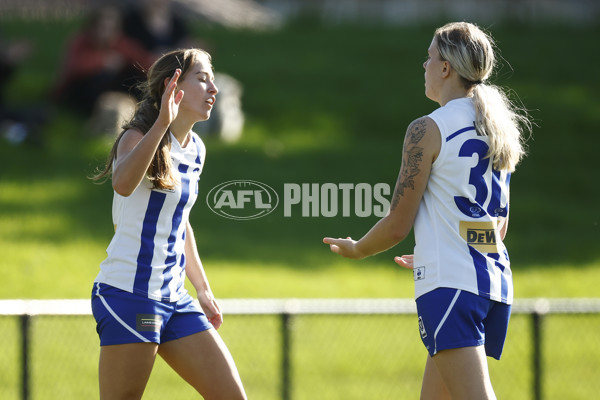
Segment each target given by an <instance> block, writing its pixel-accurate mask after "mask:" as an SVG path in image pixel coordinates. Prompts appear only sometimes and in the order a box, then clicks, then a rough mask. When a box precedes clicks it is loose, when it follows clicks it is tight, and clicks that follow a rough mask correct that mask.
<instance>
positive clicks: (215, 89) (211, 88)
mask: <svg viewBox="0 0 600 400" xmlns="http://www.w3.org/2000/svg"><path fill="white" fill-rule="evenodd" d="M210 83H211V84H210V86H209V87H208V93H210V94H213V95H215V94H217V93H219V88H218V87H217V85H215V82H214V81H211V82H210Z"/></svg>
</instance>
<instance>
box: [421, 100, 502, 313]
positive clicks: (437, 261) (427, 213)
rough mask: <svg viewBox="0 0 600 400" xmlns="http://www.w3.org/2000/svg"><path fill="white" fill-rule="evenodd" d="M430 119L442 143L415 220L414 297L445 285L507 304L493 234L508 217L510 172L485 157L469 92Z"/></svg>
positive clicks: (483, 140)
mask: <svg viewBox="0 0 600 400" xmlns="http://www.w3.org/2000/svg"><path fill="white" fill-rule="evenodd" d="M429 117H430V118H431V119H432V120H433V121H434V122H435V123H436V124H437V126H438V128H439V130H440V133H441V139H442V141H441V143H442V145H441V149H440V154H439V156H438V158H437V159H436V160H435V162H434V163H433V165H432V170H431V174H430V177H429V181H428V183H427V188H426V190H425V193H424V195H423V200H422V201H421V204H420V206H419V211H418V213H417V217H416V220H415V226H414V232H415V241H416V245H415V259H414V266H415V269H414V279H415V296H416V297H419V296H421V295H423V294H425V293H427V292H429V291H431V290H434V289H436V288H439V287H449V288H456V289H462V290H466V291H469V292H471V293H474V294H477V295H479V296H482V297H486V298H489V299H492V300H496V301H500V302H503V303H507V304H511V303H512V299H513V287H512V274H511V270H510V262H509V259H508V253H507V251H506V248H505V247H504V244H503V243H502V241H501V239H500V236H499V232H498V221H499V220H500V218H502V217H506V216H507V215H508V201H507V199H508V186H509V181H510V174H508V173H507V172H506V171H496V170H494V169H493V168H492V166H491V161H490V159H489V158H486V157H485V156H486V154H487V152H488V149H489V144H488V139H487V137H484V136H480V135H478V134H477V132H476V131H475V127H474V120H475V109H474V106H473V102H472V100H471V99H470V98H461V99H456V100H452V101H450V102H448V103H447V104H446V105H445V106H444V107H440V108H438V109H437V110H435V111H434V112H433V113H431V114H430V115H429Z"/></svg>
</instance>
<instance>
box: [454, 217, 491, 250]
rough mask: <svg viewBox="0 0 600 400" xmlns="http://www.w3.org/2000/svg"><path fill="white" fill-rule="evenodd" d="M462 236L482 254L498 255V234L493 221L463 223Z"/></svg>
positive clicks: (461, 225)
mask: <svg viewBox="0 0 600 400" xmlns="http://www.w3.org/2000/svg"><path fill="white" fill-rule="evenodd" d="M459 230H460V236H461V237H462V238H463V239H464V240H465V241H466V242H467V244H468V245H469V246H471V247H473V248H474V249H475V250H478V251H480V252H482V253H498V232H497V228H496V224H495V223H494V222H493V221H461V222H460V225H459Z"/></svg>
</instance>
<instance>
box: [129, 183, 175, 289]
mask: <svg viewBox="0 0 600 400" xmlns="http://www.w3.org/2000/svg"><path fill="white" fill-rule="evenodd" d="M166 198H167V195H166V193H161V192H157V191H154V190H153V191H152V192H151V193H150V199H149V200H148V207H147V209H146V215H145V216H144V222H143V225H142V235H141V238H140V239H141V240H140V241H141V244H140V251H139V253H138V258H137V271H136V272H135V279H134V281H133V290H134V291H137V292H142V293H144V294H145V295H146V296H147V295H148V282H149V281H150V276H151V275H152V267H151V266H152V257H153V256H154V237H155V236H156V229H157V225H158V217H159V216H160V211H161V210H162V207H163V205H164V203H165V199H166Z"/></svg>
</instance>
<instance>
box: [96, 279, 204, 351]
mask: <svg viewBox="0 0 600 400" xmlns="http://www.w3.org/2000/svg"><path fill="white" fill-rule="evenodd" d="M92 313H93V315H94V318H95V319H96V331H97V332H98V335H99V336H100V345H101V346H107V345H113V344H126V343H144V342H152V343H158V344H160V343H164V342H168V341H170V340H176V339H180V338H182V337H185V336H189V335H192V334H194V333H198V332H202V331H205V330H207V329H210V328H212V327H213V326H212V324H211V323H210V322H209V321H208V318H206V315H204V313H203V312H202V310H201V309H200V307H199V306H198V305H197V304H196V303H194V301H193V299H192V297H191V296H190V295H189V294H186V295H185V296H184V297H182V298H181V299H180V300H179V301H177V302H172V303H168V302H160V301H156V300H153V299H149V298H146V297H143V296H140V295H137V294H133V293H130V292H127V291H125V290H121V289H117V288H115V287H113V286H110V285H106V284H104V283H98V282H95V283H94V289H93V290H92Z"/></svg>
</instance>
